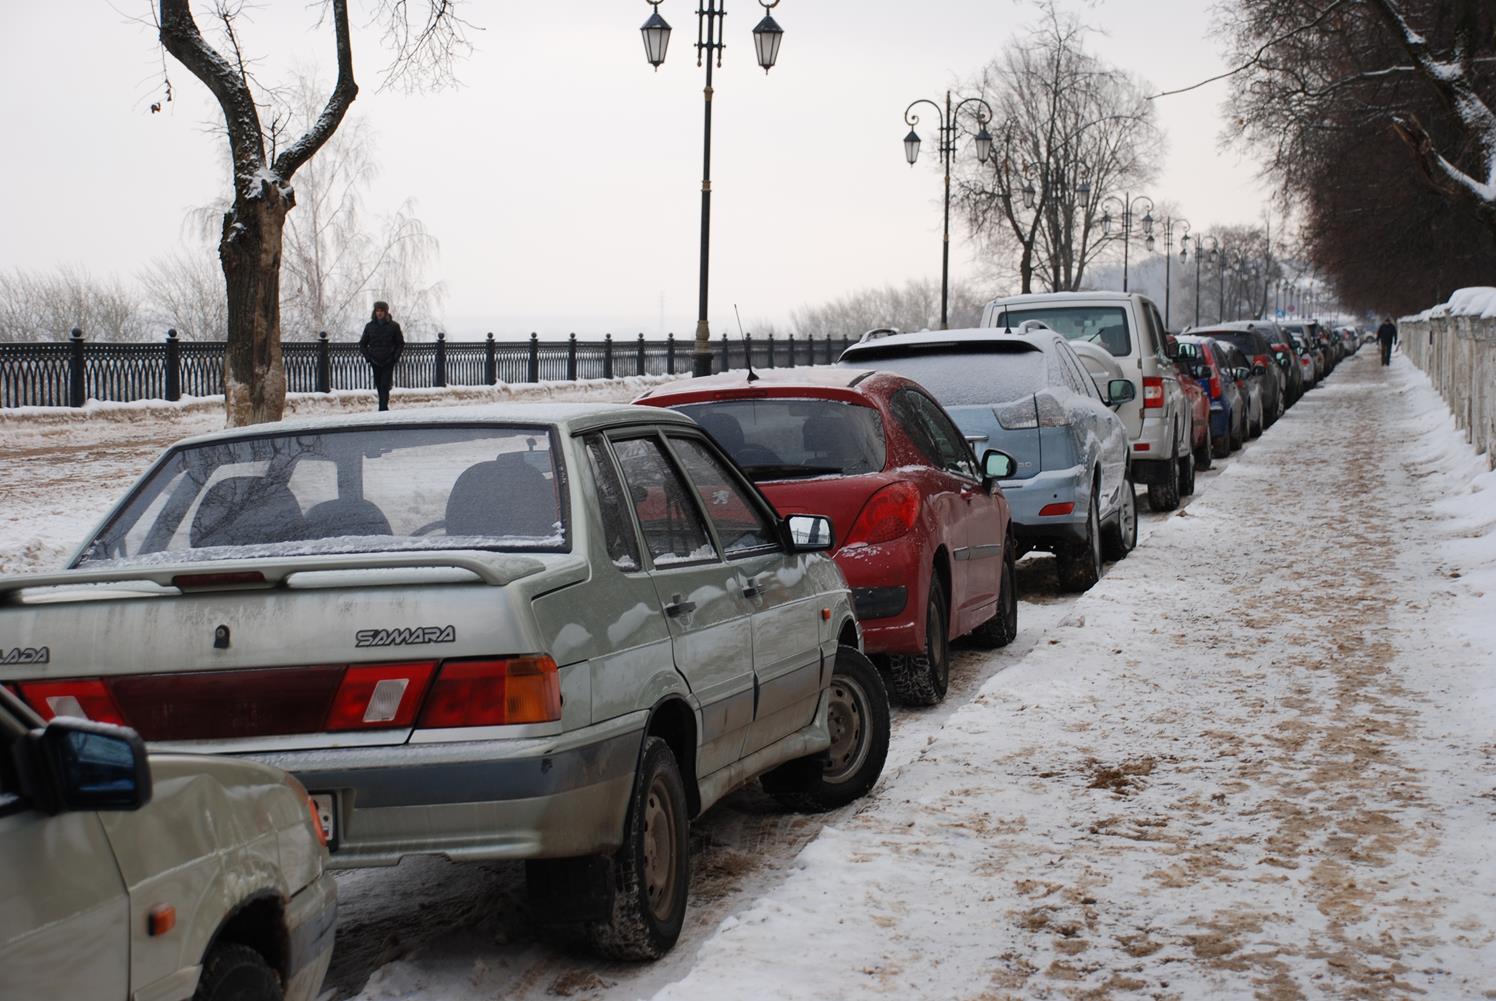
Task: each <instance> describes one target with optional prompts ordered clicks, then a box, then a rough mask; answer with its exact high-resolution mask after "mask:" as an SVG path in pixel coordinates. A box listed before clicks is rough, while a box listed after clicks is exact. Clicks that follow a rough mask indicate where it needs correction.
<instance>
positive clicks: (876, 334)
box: [858, 327, 901, 344]
mask: <svg viewBox="0 0 1496 1001" xmlns="http://www.w3.org/2000/svg"><path fill="white" fill-rule="evenodd" d="M898 333H901V331H900V330H899V329H898V328H897V327H874V328H873V329H872V330H869V331H867V332H866V333H864V334H863V335H862V336H861V337H860V338H858V343H859V344H860V343H862V342H863V341H876V340H877V339H878V338H880V337H892V336H893V335H895V334H898Z"/></svg>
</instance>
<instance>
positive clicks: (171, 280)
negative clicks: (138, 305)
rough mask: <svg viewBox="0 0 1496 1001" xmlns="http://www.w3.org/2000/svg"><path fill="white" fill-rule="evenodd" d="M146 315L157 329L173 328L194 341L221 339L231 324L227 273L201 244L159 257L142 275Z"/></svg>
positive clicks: (179, 334) (180, 334) (148, 321)
mask: <svg viewBox="0 0 1496 1001" xmlns="http://www.w3.org/2000/svg"><path fill="white" fill-rule="evenodd" d="M138 280H139V282H140V286H141V288H142V290H143V291H144V303H143V305H142V314H143V317H144V319H145V322H146V323H147V324H148V325H150V326H151V327H153V328H157V329H172V330H175V331H176V332H177V334H178V336H180V337H182V338H184V339H186V340H192V341H211V340H220V339H222V337H223V332H224V330H225V329H226V328H227V326H228V300H227V299H226V298H225V296H224V289H223V272H222V271H220V270H219V269H218V268H215V267H214V266H213V258H212V255H211V253H210V252H208V251H207V250H206V248H203V247H201V246H194V247H192V248H190V249H183V250H178V251H176V252H174V253H171V254H168V255H167V256H165V257H161V258H158V259H156V260H154V261H152V262H151V263H150V264H148V265H147V266H146V267H145V268H143V269H142V270H141V272H140V274H139V275H138Z"/></svg>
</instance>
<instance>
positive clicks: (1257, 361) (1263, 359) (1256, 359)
mask: <svg viewBox="0 0 1496 1001" xmlns="http://www.w3.org/2000/svg"><path fill="white" fill-rule="evenodd" d="M1252 364H1253V365H1261V366H1262V367H1263V368H1267V367H1268V366H1269V365H1271V364H1272V360H1271V359H1270V358H1268V356H1267V355H1253V356H1252Z"/></svg>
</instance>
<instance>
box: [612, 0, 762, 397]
mask: <svg viewBox="0 0 1496 1001" xmlns="http://www.w3.org/2000/svg"><path fill="white" fill-rule="evenodd" d="M662 2H664V0H645V3H647V4H649V5H650V6H651V7H652V8H653V10H652V11H651V13H650V15H649V20H647V21H645V22H644V24H643V26H642V27H640V29H639V33H640V34H641V35H642V36H643V37H644V56H645V58H646V59H648V60H649V64H650V65H651V66H653V67H654V68H655V69H656V70H658V69H659V68H660V64H661V63H663V62H664V61H665V50H666V49H667V48H668V47H669V45H670V25H669V24H667V23H666V22H665V19H664V18H663V17H661V16H660V4H661V3H662ZM758 3H759V6H760V7H762V8H763V9H764V17H763V20H761V21H759V22H758V24H757V26H755V27H754V29H753V48H754V51H755V52H756V53H757V55H758V64H759V65H760V66H762V67H763V69H764V72H765V73H768V72H769V70H771V69H773V68H774V63H775V61H776V60H778V58H779V43H780V42H781V41H782V40H783V38H784V29H782V28H780V27H779V24H778V23H777V22H776V21H775V20H774V18H773V16H772V15H770V13H769V11H771V10H773V9H774V8H775V7H777V6H779V0H758ZM698 4H699V6H698V8H697V10H696V65H697V66H703V65H704V66H706V87H705V89H704V90H703V91H702V95H703V97H704V101H703V104H704V105H705V109H704V113H703V122H704V124H703V127H702V138H701V273H700V276H699V278H698V282H697V314H696V347H695V351H694V353H693V355H692V362H691V368H692V371H693V372H694V373H695V374H696V375H698V376H700V375H711V374H712V337H711V329H710V327H709V326H708V324H707V319H706V306H707V274H708V268H707V263H708V260H709V253H708V251H709V247H710V239H711V232H712V69H713V66H712V63H713V56H714V55H715V57H716V58H715V62H716V65H717V67H718V68H720V67H721V66H722V49H723V48H724V44H723V41H722V19H723V18H724V17H726V16H727V10H726V9H725V7H726V0H698Z"/></svg>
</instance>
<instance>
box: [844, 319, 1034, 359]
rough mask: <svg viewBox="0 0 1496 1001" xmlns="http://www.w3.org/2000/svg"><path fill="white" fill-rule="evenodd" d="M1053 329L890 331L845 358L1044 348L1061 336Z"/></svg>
mask: <svg viewBox="0 0 1496 1001" xmlns="http://www.w3.org/2000/svg"><path fill="white" fill-rule="evenodd" d="M1058 336H1059V334H1056V333H1055V332H1054V331H1053V330H1049V329H1044V330H1036V331H1033V332H1031V333H1020V332H1019V331H1017V330H1014V331H1011V332H1010V331H1007V330H1004V329H1002V328H1001V327H968V328H966V329H964V330H921V331H919V332H918V333H913V334H890V335H888V336H887V337H879V338H877V339H876V340H871V341H859V342H858V343H856V344H853V345H851V346H850V347H848V348H847V350H845V351H843V352H842V358H843V359H846V360H847V361H849V362H851V363H853V364H855V363H857V362H858V361H859V360H861V359H863V358H869V359H871V358H887V357H890V356H893V355H902V354H911V353H918V352H920V351H928V350H931V349H942V348H943V349H947V350H949V349H952V348H955V349H959V348H961V347H964V346H968V345H969V346H971V347H973V348H976V349H978V350H983V351H990V350H993V349H996V350H999V351H1013V352H1018V351H1042V350H1044V345H1045V344H1046V343H1048V342H1049V341H1050V340H1051V339H1053V338H1055V337H1058Z"/></svg>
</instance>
